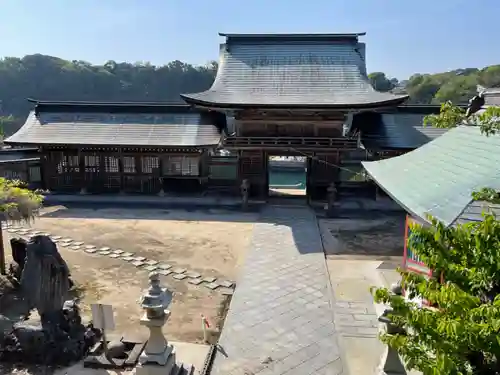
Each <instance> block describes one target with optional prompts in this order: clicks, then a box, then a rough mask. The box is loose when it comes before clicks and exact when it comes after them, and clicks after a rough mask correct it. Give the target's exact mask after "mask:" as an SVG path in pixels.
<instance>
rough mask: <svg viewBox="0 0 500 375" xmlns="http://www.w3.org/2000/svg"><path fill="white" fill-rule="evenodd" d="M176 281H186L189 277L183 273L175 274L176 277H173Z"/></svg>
mask: <svg viewBox="0 0 500 375" xmlns="http://www.w3.org/2000/svg"><path fill="white" fill-rule="evenodd" d="M172 277H173V278H174V279H176V280H184V279H185V278H186V277H187V276H186V275H185V274H183V273H178V274H175V275H174V276H172Z"/></svg>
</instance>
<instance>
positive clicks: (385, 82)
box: [368, 72, 398, 92]
mask: <svg viewBox="0 0 500 375" xmlns="http://www.w3.org/2000/svg"><path fill="white" fill-rule="evenodd" d="M368 79H369V80H370V83H371V84H372V86H373V88H374V89H375V90H377V91H380V92H386V91H390V90H392V89H393V88H394V87H396V86H397V84H398V80H397V79H395V78H393V79H389V78H387V76H386V75H385V73H382V72H374V73H370V74H368Z"/></svg>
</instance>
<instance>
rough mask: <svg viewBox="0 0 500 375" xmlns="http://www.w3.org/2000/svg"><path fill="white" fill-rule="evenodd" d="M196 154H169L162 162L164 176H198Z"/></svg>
mask: <svg viewBox="0 0 500 375" xmlns="http://www.w3.org/2000/svg"><path fill="white" fill-rule="evenodd" d="M199 174H200V171H199V157H198V156H169V157H165V159H164V162H163V175H164V176H199Z"/></svg>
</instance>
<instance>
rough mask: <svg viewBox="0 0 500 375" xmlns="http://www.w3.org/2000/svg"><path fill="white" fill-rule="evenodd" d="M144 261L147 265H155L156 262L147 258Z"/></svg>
mask: <svg viewBox="0 0 500 375" xmlns="http://www.w3.org/2000/svg"><path fill="white" fill-rule="evenodd" d="M144 263H146V264H147V265H148V266H156V265H157V264H158V261H157V260H153V259H148V260H146V261H145V262H144Z"/></svg>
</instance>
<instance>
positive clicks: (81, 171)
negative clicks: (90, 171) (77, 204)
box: [78, 148, 87, 194]
mask: <svg viewBox="0 0 500 375" xmlns="http://www.w3.org/2000/svg"><path fill="white" fill-rule="evenodd" d="M78 170H79V174H80V194H86V192H87V182H86V181H85V155H84V154H83V152H82V149H81V148H78Z"/></svg>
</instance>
